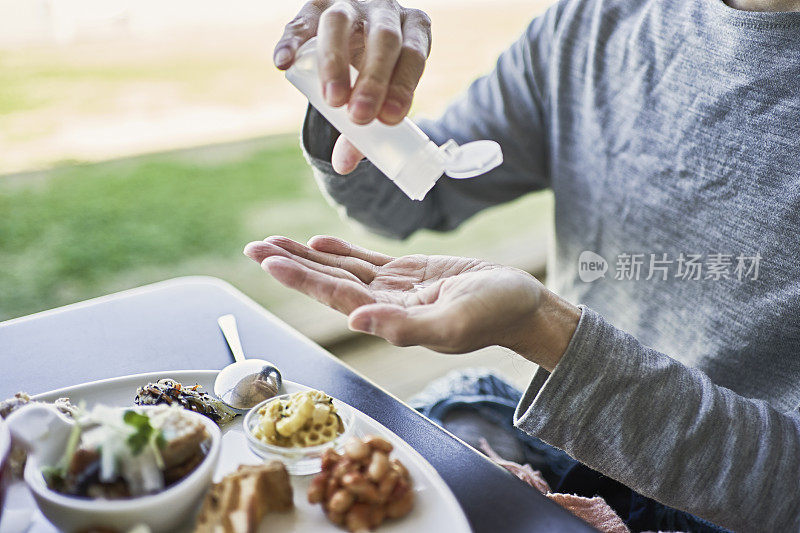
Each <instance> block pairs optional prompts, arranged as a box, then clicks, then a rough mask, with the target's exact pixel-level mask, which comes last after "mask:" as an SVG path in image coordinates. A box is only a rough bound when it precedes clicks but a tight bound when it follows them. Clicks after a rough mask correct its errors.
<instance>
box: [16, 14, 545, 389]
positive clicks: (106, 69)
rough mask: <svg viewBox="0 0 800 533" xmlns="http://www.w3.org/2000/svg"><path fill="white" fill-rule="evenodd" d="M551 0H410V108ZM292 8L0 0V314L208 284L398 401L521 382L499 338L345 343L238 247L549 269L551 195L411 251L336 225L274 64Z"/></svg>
mask: <svg viewBox="0 0 800 533" xmlns="http://www.w3.org/2000/svg"><path fill="white" fill-rule="evenodd" d="M550 3H551V0H527V1H520V0H415V1H414V2H413V4H411V3H408V4H407V5H409V6H411V5H413V7H418V8H421V9H423V10H425V11H426V12H428V14H429V15H430V16H431V18H432V20H433V35H434V40H433V51H432V54H431V58H430V61H429V63H428V67H427V70H426V73H425V75H424V76H423V78H422V82H421V85H420V88H419V90H418V92H417V96H416V100H415V104H414V108H413V114H416V115H426V116H435V115H436V114H438V113H439V112H440V111H441V110H442V109H443V108H444V106H445V104H446V103H447V102H448V100H450V99H451V98H453V97H454V96H455V95H457V94H458V93H459V92H460V91H462V90H463V89H464V88H465V87H466V86H467V84H468V83H469V82H470V81H471V80H473V79H474V78H476V77H477V76H479V75H481V74H483V73H486V72H488V71H489V70H490V69H491V68H492V66H493V64H494V60H495V59H496V57H497V55H498V54H499V53H500V52H501V51H502V50H503V49H504V48H505V47H506V46H508V45H509V44H510V43H511V42H512V41H513V40H514V39H516V38H517V36H518V35H519V34H520V32H521V31H522V30H523V29H524V27H525V26H526V25H527V23H528V22H529V21H530V20H531V19H532V18H533V17H534V16H536V15H538V14H540V13H541V12H543V11H544V10H545V9H546V7H547V6H548V5H549V4H550ZM300 5H301V2H299V1H297V0H283V1H280V2H278V1H274V0H272V1H269V0H229V1H227V2H220V1H219V0H169V1H166V2H164V1H156V0H137V1H135V2H134V1H133V0H0V321H2V320H6V319H10V318H14V317H18V316H22V315H26V314H29V313H33V312H37V311H42V310H45V309H49V308H52V307H56V306H60V305H64V304H69V303H72V302H76V301H80V300H84V299H87V298H91V297H95V296H99V295H103V294H106V293H109V292H115V291H119V290H123V289H128V288H132V287H136V286H140V285H144V284H147V283H152V282H156V281H160V280H164V279H169V278H173V277H176V276H184V275H195V274H201V275H211V276H217V277H220V278H222V279H224V280H226V281H228V282H230V283H231V284H233V285H234V286H236V287H238V288H239V289H241V290H242V291H243V292H244V293H245V294H247V295H249V296H250V297H252V298H254V299H255V300H256V301H258V302H259V303H261V304H262V305H264V306H265V307H266V308H267V309H269V310H270V311H272V312H273V313H275V314H276V315H278V316H279V317H281V318H283V319H284V320H286V321H287V322H289V323H290V324H291V325H293V326H294V327H296V328H297V329H299V330H300V331H301V332H302V333H304V334H306V335H308V336H310V337H311V338H312V339H314V340H316V341H317V342H319V343H321V344H322V345H323V346H325V347H326V348H328V349H329V350H331V351H332V352H333V353H334V354H336V355H337V356H339V357H341V358H342V359H343V360H345V361H346V362H348V363H349V364H351V365H353V366H354V367H356V368H357V369H359V370H360V371H362V372H363V373H365V374H366V375H367V376H369V377H371V378H372V379H373V380H375V381H376V382H378V383H379V384H380V385H382V386H384V387H386V388H387V389H388V390H390V391H392V392H394V393H395V394H397V395H398V396H400V397H408V396H409V395H411V394H413V393H415V392H417V391H418V390H420V389H421V388H422V387H423V386H424V384H425V383H426V382H427V381H428V380H430V379H433V378H435V377H437V376H439V375H441V374H443V373H445V372H446V371H447V370H448V369H451V368H456V367H459V366H491V367H493V368H496V369H498V370H499V371H500V372H501V373H503V374H505V375H506V376H507V377H509V378H510V379H511V380H512V381H513V382H515V383H517V384H518V385H522V384H524V383H526V382H527V380H528V379H529V378H530V375H531V367H530V365H528V364H526V363H525V362H523V361H521V360H520V359H519V358H517V357H514V356H512V355H510V354H509V353H506V352H504V351H503V350H500V349H488V350H482V351H481V352H478V353H476V354H472V355H468V356H443V355H434V354H432V353H430V352H427V351H425V350H422V349H417V348H408V349H399V348H394V347H392V346H390V345H388V344H387V343H385V342H383V341H380V340H377V339H373V338H368V337H366V336H362V335H355V334H352V333H351V332H349V331H348V330H347V328H346V321H345V319H344V318H343V317H340V316H339V315H338V314H336V313H334V312H332V311H329V310H327V309H325V308H323V307H322V306H321V305H319V304H317V303H316V302H313V301H311V300H308V299H306V298H305V297H303V296H301V295H298V294H295V293H293V292H291V291H289V290H287V289H284V288H283V287H281V286H280V285H278V284H277V283H276V282H274V281H272V280H271V279H270V278H268V276H267V275H266V274H264V272H263V271H261V269H259V268H258V265H256V264H254V263H252V262H251V261H250V260H249V259H246V258H245V257H244V256H243V255H242V254H241V250H242V247H243V246H244V244H245V243H247V242H249V241H251V240H256V239H262V238H264V237H266V236H268V235H273V234H283V235H287V236H289V237H292V238H295V239H297V240H300V241H301V242H305V241H306V240H307V239H308V238H309V237H311V236H312V235H315V234H319V233H328V234H335V235H338V236H341V237H344V238H347V239H352V240H354V241H356V242H358V243H360V244H362V245H364V246H368V247H373V248H376V249H378V250H381V251H384V252H387V253H391V254H394V255H402V254H406V253H437V254H447V255H468V256H475V257H481V258H486V259H490V260H495V261H501V262H504V263H506V264H511V265H514V266H518V267H521V268H524V269H526V270H529V271H531V272H535V273H537V274H540V275H541V274H542V273H543V268H544V257H545V250H546V246H547V241H548V239H549V236H550V231H551V228H550V225H551V218H552V207H551V199H550V196H549V195H548V194H547V193H543V194H537V195H533V196H530V197H527V198H524V199H522V200H520V201H517V202H515V203H513V204H511V205H508V206H503V207H501V208H496V209H493V210H491V211H489V212H486V213H484V214H482V215H480V216H478V217H476V218H475V219H473V220H471V221H470V222H469V223H467V224H466V225H465V226H464V227H462V228H460V229H459V230H458V231H456V232H453V233H451V234H446V235H443V234H435V233H431V232H426V233H420V234H417V235H414V236H413V237H412V238H410V239H408V240H407V241H405V242H393V241H388V240H385V239H382V238H379V237H376V236H373V235H369V234H366V233H364V232H363V231H360V230H357V229H354V228H353V227H352V226H350V225H348V224H347V223H346V222H343V221H341V220H340V219H339V218H338V216H337V214H336V212H335V211H334V210H333V209H332V208H331V207H330V206H328V205H327V204H326V203H325V201H324V200H323V199H322V197H321V196H320V194H319V192H318V191H317V189H316V186H315V185H314V183H313V180H312V178H311V173H310V171H309V169H308V167H307V165H306V163H305V161H304V160H303V158H302V155H301V153H300V149H299V146H298V142H297V138H298V132H299V128H300V124H301V119H302V116H303V113H304V110H305V100H304V99H303V97H302V96H301V95H300V94H299V93H298V92H297V91H296V90H295V89H294V88H293V87H292V86H290V85H289V83H288V82H286V81H285V79H284V78H283V75H282V74H281V73H280V72H278V71H277V70H276V69H275V68H274V67H273V66H272V62H271V54H272V48H273V45H274V43H275V42H276V40H277V39H278V37H279V36H280V34H281V32H282V27H283V25H284V24H285V23H286V22H287V21H289V20H290V19H291V18H292V17H293V16H294V14H295V13H296V11H297V10H298V9H299V7H300ZM264 353H265V355H267V352H264ZM31 392H39V391H31Z"/></svg>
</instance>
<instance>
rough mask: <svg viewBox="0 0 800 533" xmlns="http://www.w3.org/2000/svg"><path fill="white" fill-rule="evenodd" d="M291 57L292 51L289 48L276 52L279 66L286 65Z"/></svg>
mask: <svg viewBox="0 0 800 533" xmlns="http://www.w3.org/2000/svg"><path fill="white" fill-rule="evenodd" d="M290 59H292V53H291V52H290V51H289V49H288V48H281V49H280V50H278V51H277V52H275V65H276V66H278V67H282V66H284V65H285V64H286V63H288V62H289V60H290Z"/></svg>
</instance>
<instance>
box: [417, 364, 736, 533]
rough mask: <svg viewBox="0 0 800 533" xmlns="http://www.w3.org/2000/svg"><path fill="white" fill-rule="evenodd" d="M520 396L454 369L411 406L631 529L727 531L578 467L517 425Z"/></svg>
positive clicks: (483, 376)
mask: <svg viewBox="0 0 800 533" xmlns="http://www.w3.org/2000/svg"><path fill="white" fill-rule="evenodd" d="M521 397H522V393H521V392H520V391H518V390H517V389H515V388H514V387H512V386H511V385H509V384H508V383H506V382H505V381H503V380H502V379H501V378H499V377H498V376H496V375H494V374H493V373H492V372H491V371H489V370H480V369H469V370H465V371H457V372H453V373H450V374H448V375H447V376H445V377H443V378H441V379H438V380H436V381H434V382H432V383H431V384H430V385H428V387H427V388H426V389H425V390H424V391H423V392H421V393H420V394H418V395H416V396H415V397H414V398H413V399H412V400H411V401H410V403H411V405H412V406H413V407H414V408H415V409H417V410H418V411H420V412H421V413H422V414H424V415H425V416H427V417H428V418H430V419H431V420H433V421H434V422H436V423H437V424H439V425H441V426H443V427H445V428H447V429H448V430H449V431H451V432H453V433H454V434H456V435H457V436H459V437H460V438H462V439H464V440H465V441H466V442H468V443H470V444H472V445H473V446H476V447H477V442H478V438H480V437H484V438H486V440H487V441H489V444H490V445H491V446H492V447H493V448H494V449H495V451H497V452H498V453H499V454H500V455H501V456H502V457H503V458H504V459H508V460H511V461H516V462H518V463H529V464H530V465H531V466H532V467H533V468H534V469H536V470H539V471H540V472H541V473H542V476H543V477H544V479H545V480H546V481H547V482H548V483H549V484H550V487H551V489H552V490H553V492H561V493H567V494H577V495H579V496H586V497H593V496H601V497H603V499H605V501H606V502H607V503H608V504H609V505H610V506H611V507H612V508H613V509H614V510H615V511H616V512H617V514H618V515H619V516H620V518H622V520H623V521H625V523H626V524H627V525H628V527H629V528H630V529H631V530H632V531H690V532H699V533H723V532H727V530H726V529H723V528H721V527H719V526H716V525H714V524H712V523H710V522H708V521H706V520H703V519H702V518H699V517H696V516H693V515H691V514H689V513H686V512H683V511H679V510H677V509H673V508H671V507H667V506H666V505H663V504H661V503H658V502H657V501H655V500H653V499H650V498H647V497H645V496H642V495H641V494H638V493H637V492H635V491H633V490H631V489H630V488H628V487H626V486H625V485H622V484H621V483H619V482H617V481H614V480H613V479H611V478H609V477H606V476H604V475H603V474H600V473H599V472H596V471H594V470H592V469H591V468H589V467H587V466H585V465H583V464H581V463H579V462H578V461H576V460H575V459H573V458H572V457H570V456H569V455H567V454H566V453H565V452H563V451H562V450H559V449H558V448H554V447H553V446H550V445H548V444H546V443H544V442H542V441H541V440H539V439H537V438H535V437H532V436H530V435H528V434H526V433H524V432H522V431H520V430H519V429H517V428H516V427H514V425H513V423H512V420H513V415H514V408H515V407H516V405H517V402H518V401H519V400H520V398H521Z"/></svg>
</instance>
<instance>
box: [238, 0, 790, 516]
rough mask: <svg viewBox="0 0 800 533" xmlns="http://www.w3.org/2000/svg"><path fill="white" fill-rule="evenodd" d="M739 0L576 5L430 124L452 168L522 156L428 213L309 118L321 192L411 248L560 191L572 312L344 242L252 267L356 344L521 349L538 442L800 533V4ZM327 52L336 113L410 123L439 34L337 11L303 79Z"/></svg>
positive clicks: (291, 42) (562, 280) (670, 500)
mask: <svg viewBox="0 0 800 533" xmlns="http://www.w3.org/2000/svg"><path fill="white" fill-rule="evenodd" d="M729 1H730V4H725V3H723V1H722V0H645V1H641V2H632V1H630V0H619V1H615V0H563V1H561V2H560V3H558V4H557V5H555V6H553V7H552V8H551V9H550V10H549V11H547V13H545V14H544V15H542V16H541V17H539V18H537V19H535V20H534V21H533V22H532V23H531V25H530V26H529V27H528V29H527V31H526V32H525V33H524V34H523V35H522V37H521V38H520V39H519V40H518V41H517V42H516V43H514V44H513V45H512V46H511V47H510V48H509V49H508V50H507V51H506V52H505V53H503V54H502V55H501V57H500V58H499V60H498V62H497V66H496V68H495V70H494V71H493V72H492V73H491V74H489V75H488V76H486V77H484V78H481V79H479V80H477V81H476V82H475V83H473V84H472V86H471V87H470V88H469V90H468V91H467V92H466V94H465V95H464V96H462V97H461V98H460V99H458V100H457V101H455V102H454V103H453V104H452V105H451V106H450V107H449V108H448V109H447V110H446V111H445V113H444V114H443V115H442V117H441V118H440V119H438V120H437V121H432V122H423V123H421V126H422V128H423V129H424V130H425V131H426V132H427V133H428V134H429V135H430V137H431V138H432V139H433V140H434V141H436V142H437V143H438V144H441V143H442V142H444V141H446V140H447V139H449V138H453V139H455V140H456V141H457V142H459V143H461V142H466V141H470V140H474V139H493V140H496V141H497V142H499V143H500V144H501V146H502V148H503V152H504V154H505V163H504V164H503V165H501V166H500V167H499V168H497V169H496V170H494V171H492V172H490V173H488V174H486V175H485V176H482V177H479V178H477V179H474V180H465V181H458V180H450V179H448V178H442V179H441V180H440V181H439V182H438V184H437V185H436V187H435V188H434V189H433V190H432V191H431V192H430V193H429V195H428V197H427V198H426V199H425V200H424V201H422V202H413V201H411V200H409V199H407V198H406V197H405V196H404V195H403V193H402V192H400V190H399V189H397V187H395V186H394V185H393V183H392V182H391V181H389V180H388V179H386V178H385V177H383V176H382V175H380V174H379V173H378V172H377V171H376V170H375V168H374V167H373V166H372V165H371V164H370V163H369V162H368V161H360V159H361V156H360V154H359V153H358V152H357V151H356V150H355V149H354V148H353V147H352V146H351V145H349V143H348V142H347V141H346V140H345V139H341V138H340V139H338V140H336V132H335V131H333V130H332V129H331V128H330V127H329V126H328V125H327V123H325V121H324V120H323V119H322V118H321V117H320V116H319V115H318V114H317V113H316V112H314V111H313V110H311V111H310V112H309V114H308V117H307V119H306V124H305V128H304V132H303V142H304V146H305V149H306V150H307V152H308V155H309V159H310V161H311V163H312V164H313V166H314V169H315V175H316V177H317V179H318V180H319V182H320V184H321V185H322V187H323V188H324V190H325V191H326V193H327V194H328V195H329V196H330V198H331V199H332V200H333V201H335V202H336V203H338V204H339V205H341V206H342V209H343V210H344V211H345V212H346V214H347V215H348V216H349V217H351V218H353V219H355V220H357V221H359V222H361V223H362V224H364V225H365V226H367V227H369V228H371V229H373V230H375V231H378V232H380V233H383V234H386V235H391V236H395V237H400V238H402V237H405V236H407V235H409V234H411V233H412V232H414V231H415V230H417V229H420V228H429V229H435V230H448V229H451V228H454V227H456V226H457V225H458V224H459V223H461V222H462V221H463V220H465V219H466V218H468V217H469V216H471V215H473V214H474V213H476V212H478V211H480V210H481V209H484V208H487V207H490V206H492V205H496V204H499V203H502V202H506V201H509V200H511V199H513V198H516V197H518V196H521V195H523V194H526V193H528V192H531V191H536V190H541V189H544V188H547V187H549V188H551V189H552V190H553V192H554V194H555V202H556V215H555V216H556V242H555V250H554V254H553V255H552V259H551V263H550V265H549V269H548V282H549V283H550V285H551V288H552V291H553V292H550V291H548V290H546V289H545V288H544V287H543V286H541V284H539V282H537V281H536V280H535V279H533V277H531V276H529V275H527V274H525V273H522V272H520V271H517V270H514V269H511V268H507V267H503V266H499V265H491V264H487V263H484V262H481V261H477V260H470V259H461V258H445V257H425V256H408V257H404V258H399V259H394V258H390V257H387V256H384V255H381V254H379V253H376V252H371V251H368V250H363V249H361V248H358V247H356V246H352V245H349V244H347V243H343V242H341V241H338V240H336V239H333V238H314V239H312V240H311V241H310V242H309V247H306V246H303V245H300V244H298V243H294V242H292V241H289V240H288V239H283V238H270V239H267V240H266V241H264V242H259V243H251V244H250V245H249V246H248V248H247V249H246V253H247V254H248V255H250V256H251V257H253V258H254V259H255V260H257V261H259V262H261V263H262V266H263V267H264V268H265V270H267V271H268V272H269V273H270V274H272V275H273V276H274V277H276V278H277V279H278V280H279V281H281V282H282V283H284V284H286V285H288V286H290V287H293V288H295V289H298V290H301V291H303V292H305V293H307V294H309V295H311V296H313V297H315V298H317V299H318V300H320V301H322V302H323V303H326V304H328V305H330V306H332V307H334V308H336V309H338V310H340V311H342V312H344V313H347V314H349V323H350V327H351V328H353V329H355V330H359V331H366V332H368V333H372V334H374V335H379V336H382V337H385V338H387V339H388V340H390V341H391V342H394V343H396V344H399V345H410V344H420V345H424V346H428V347H430V348H432V349H434V350H438V351H441V352H450V353H456V352H457V353H461V352H466V351H470V350H474V349H477V348H481V347H483V346H488V345H493V344H499V345H503V346H507V347H509V348H511V349H513V350H514V351H516V352H517V353H519V354H520V355H522V356H523V357H526V358H528V359H530V360H532V361H534V362H536V363H538V364H539V365H540V367H541V368H540V369H539V371H538V372H537V373H536V375H535V376H534V378H533V380H532V382H531V384H530V386H529V388H528V390H527V392H526V393H525V395H524V397H523V398H522V401H521V402H520V404H519V406H518V408H517V412H516V416H515V423H516V424H517V426H518V427H520V428H521V429H523V430H524V431H526V432H527V433H529V434H531V435H534V436H536V437H539V438H541V439H542V440H543V441H545V442H547V443H549V444H552V445H554V446H556V447H558V448H561V449H563V450H565V451H566V452H568V453H569V454H570V455H571V456H573V457H574V458H576V459H577V460H579V461H580V462H582V463H584V464H586V465H588V466H590V467H592V468H594V469H595V470H597V471H599V472H602V473H604V474H606V475H608V476H609V477H612V478H614V479H616V480H618V481H620V482H622V483H624V484H625V485H627V486H629V487H631V488H633V489H634V490H636V491H638V492H640V493H641V494H644V495H646V496H648V497H651V498H653V499H655V500H658V501H660V502H662V503H664V504H666V505H669V506H672V507H675V508H678V509H682V510H685V511H688V512H690V513H692V514H695V515H697V516H700V517H703V518H705V519H708V520H710V521H712V522H714V523H716V524H719V525H722V526H725V527H728V528H732V529H735V530H737V531H778V530H780V531H788V530H794V531H796V530H798V529H800V417H798V415H797V412H796V409H797V407H798V404H800V357H798V356H797V354H800V319H799V318H798V313H797V307H798V304H799V303H800V282H798V279H800V276H799V275H798V274H800V272H798V266H797V262H796V260H795V257H796V255H797V250H798V244H800V242H798V241H799V240H800V239H799V238H798V235H799V233H798V230H797V228H798V224H799V223H800V214H798V213H800V211H799V210H798V208H800V159H798V152H799V151H798V149H799V148H800V83H798V79H799V78H798V76H799V75H800V46H798V45H800V13H796V12H791V11H792V10H797V9H800V2H797V1H778V0H776V1H770V0H729ZM315 34H316V35H318V37H319V40H320V47H319V49H320V54H321V55H320V57H321V65H322V70H321V72H322V74H321V77H322V83H323V87H324V88H325V94H326V98H327V100H328V102H330V103H331V104H333V105H345V104H346V105H347V106H348V109H349V111H350V116H351V118H352V119H353V120H354V121H356V122H359V123H367V122H369V121H370V120H372V119H375V118H376V117H377V119H378V120H382V121H383V122H386V123H390V124H391V123H395V122H397V121H399V120H400V119H401V118H402V117H403V116H404V115H405V114H406V113H407V111H408V109H409V106H410V103H411V95H412V92H413V90H414V88H415V87H416V83H417V81H418V79H419V76H420V75H421V72H422V68H423V64H424V59H425V58H426V57H427V53H428V49H429V43H430V33H429V25H428V20H427V18H426V17H425V16H424V15H423V14H421V13H419V12H417V11H413V10H407V9H404V8H401V7H399V6H397V5H396V4H395V3H394V2H392V1H389V0H385V1H384V0H381V1H377V0H376V1H370V2H356V1H339V2H331V1H319V2H312V3H310V4H308V5H306V7H304V8H303V10H302V11H301V13H300V15H298V18H296V19H295V20H294V21H293V22H292V23H290V24H289V25H288V26H287V30H286V33H285V35H284V37H283V38H282V39H281V41H280V42H279V43H278V46H277V47H276V53H275V61H276V64H277V66H278V67H279V68H287V67H288V66H289V65H290V64H291V62H292V59H293V54H294V52H295V50H296V49H297V47H298V46H299V45H300V44H301V43H302V42H304V41H305V40H307V39H308V38H310V37H311V36H313V35H315ZM351 60H352V61H353V62H354V63H355V64H356V65H357V66H359V67H360V72H361V74H360V76H359V78H358V80H357V81H356V83H355V85H354V87H353V89H352V91H351V90H350V88H349V87H348V84H347V64H348V63H349V62H350V61H351ZM334 141H335V145H334ZM330 160H332V162H333V164H332V166H331V164H330V163H328V162H327V161H330ZM334 169H335V170H336V171H338V173H337V172H335V171H334ZM340 174H348V175H346V176H344V175H340ZM606 268H607V269H608V271H607V272H606V270H605V269H606ZM597 276H600V277H599V278H597ZM595 278H597V279H595ZM648 278H649V279H648ZM573 303H576V304H577V303H581V304H584V305H581V306H580V307H575V306H574V305H573Z"/></svg>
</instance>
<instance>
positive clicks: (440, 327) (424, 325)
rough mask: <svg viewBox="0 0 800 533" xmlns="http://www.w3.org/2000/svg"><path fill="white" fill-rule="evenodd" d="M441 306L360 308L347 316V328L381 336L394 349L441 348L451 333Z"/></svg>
mask: <svg viewBox="0 0 800 533" xmlns="http://www.w3.org/2000/svg"><path fill="white" fill-rule="evenodd" d="M447 315H448V313H447V311H446V310H444V309H443V306H441V305H436V304H431V305H420V306H414V307H410V308H407V307H402V306H399V305H394V304H369V305H362V306H361V307H359V308H357V309H355V310H354V311H353V312H352V313H350V316H349V319H348V326H349V327H350V329H351V330H353V331H361V332H364V333H369V334H370V335H376V336H378V337H383V338H384V339H386V340H387V341H389V342H390V343H392V344H394V345H395V346H414V345H423V346H442V345H445V344H447V342H446V341H447V339H448V337H449V334H448V332H449V331H452V327H451V326H452V325H453V321H452V317H448V316H447Z"/></svg>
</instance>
